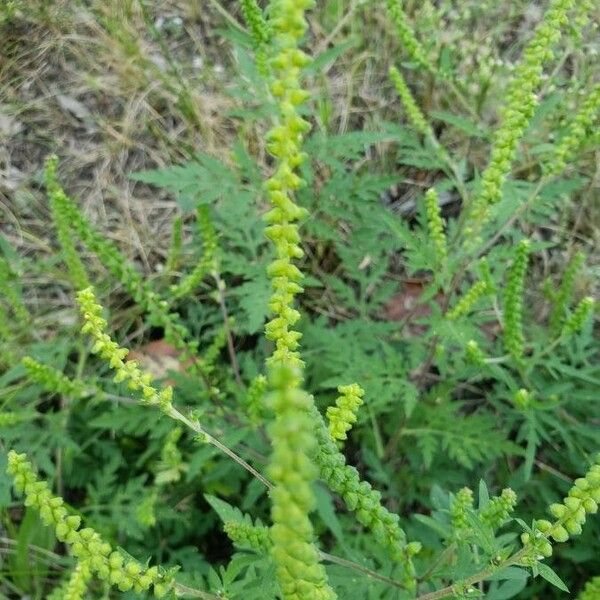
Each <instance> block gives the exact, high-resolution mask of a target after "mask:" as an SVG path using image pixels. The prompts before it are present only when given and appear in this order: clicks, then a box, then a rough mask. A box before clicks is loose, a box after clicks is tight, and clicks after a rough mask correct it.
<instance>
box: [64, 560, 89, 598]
mask: <svg viewBox="0 0 600 600" xmlns="http://www.w3.org/2000/svg"><path fill="white" fill-rule="evenodd" d="M91 578H92V571H91V569H90V567H89V565H88V563H87V562H86V561H85V560H80V561H79V562H78V563H77V565H76V566H75V569H73V573H71V577H70V578H69V581H68V582H67V585H66V586H65V591H64V593H63V596H62V600H84V599H85V593H86V590H87V585H88V582H89V580H90V579H91Z"/></svg>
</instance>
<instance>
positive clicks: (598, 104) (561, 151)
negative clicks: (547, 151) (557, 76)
mask: <svg viewBox="0 0 600 600" xmlns="http://www.w3.org/2000/svg"><path fill="white" fill-rule="evenodd" d="M599 111H600V83H599V84H596V85H595V86H594V87H593V88H592V90H591V91H590V92H589V93H588V94H586V97H585V100H584V102H583V104H582V105H581V108H580V109H579V111H578V112H577V114H576V115H575V116H574V117H573V119H572V121H571V122H570V123H569V125H568V128H567V133H566V134H565V135H564V136H563V137H562V138H561V139H560V140H559V141H558V143H557V144H556V145H555V147H554V152H553V154H552V156H551V157H550V160H549V162H548V163H547V164H546V165H545V168H544V170H545V172H546V174H547V175H550V176H557V175H559V174H560V172H561V171H563V170H564V169H565V167H566V166H567V163H568V162H569V160H571V158H572V156H573V154H574V152H575V151H576V150H577V148H578V147H579V146H581V144H582V143H583V141H584V140H585V138H586V137H587V136H588V135H589V133H590V131H591V128H592V126H593V124H594V121H595V120H596V118H597V116H598V112H599Z"/></svg>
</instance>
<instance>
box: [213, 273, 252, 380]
mask: <svg viewBox="0 0 600 600" xmlns="http://www.w3.org/2000/svg"><path fill="white" fill-rule="evenodd" d="M212 276H213V278H214V280H215V283H216V284H217V295H218V298H219V306H220V307H221V314H222V315H223V327H225V335H226V336H227V351H228V352H229V360H230V361H231V366H232V368H233V373H234V375H235V380H236V382H237V384H238V385H239V386H240V387H244V382H243V381H242V378H241V376H240V368H239V365H238V361H237V356H236V354H235V346H234V345H233V337H232V335H231V328H230V327H229V313H228V312H227V305H226V304H225V282H224V281H223V280H222V279H221V276H220V275H219V273H218V271H216V270H215V271H213V273H212Z"/></svg>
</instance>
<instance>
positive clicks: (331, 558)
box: [319, 552, 406, 588]
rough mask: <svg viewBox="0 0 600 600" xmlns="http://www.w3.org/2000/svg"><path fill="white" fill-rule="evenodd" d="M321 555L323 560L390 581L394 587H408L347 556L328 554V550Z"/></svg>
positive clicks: (386, 581) (380, 579) (320, 553)
mask: <svg viewBox="0 0 600 600" xmlns="http://www.w3.org/2000/svg"><path fill="white" fill-rule="evenodd" d="M319 555H320V556H321V560H324V561H327V562H330V563H335V564H336V565H340V566H342V567H347V568H348V569H353V570H355V571H359V572H360V573H364V574H365V575H367V576H368V577H372V578H373V579H378V580H379V581H383V582H385V583H389V584H390V585H393V586H394V587H398V588H405V587H406V586H405V585H404V584H403V583H402V582H401V581H396V580H395V579H392V578H391V577H386V576H385V575H380V574H379V573H377V572H376V571H372V570H371V569H369V568H367V567H363V566H362V565H359V564H358V563H355V562H353V561H351V560H347V559H345V558H340V557H339V556H335V555H333V554H327V552H319Z"/></svg>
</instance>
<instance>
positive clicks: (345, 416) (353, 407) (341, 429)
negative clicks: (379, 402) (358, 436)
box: [327, 383, 365, 441]
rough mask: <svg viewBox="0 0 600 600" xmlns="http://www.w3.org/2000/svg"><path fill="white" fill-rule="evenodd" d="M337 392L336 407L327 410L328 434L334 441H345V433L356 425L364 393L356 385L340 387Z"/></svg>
mask: <svg viewBox="0 0 600 600" xmlns="http://www.w3.org/2000/svg"><path fill="white" fill-rule="evenodd" d="M338 392H339V393H340V394H341V395H340V396H339V397H338V399H337V400H336V401H335V404H336V406H330V407H329V408H328V409H327V419H328V420H329V433H330V434H331V437H332V438H333V439H335V440H339V441H344V440H346V439H347V437H348V436H347V432H348V431H350V429H351V428H352V425H353V424H354V423H356V418H357V417H356V413H357V412H358V408H359V407H360V405H361V404H362V403H363V399H362V397H363V396H364V394H365V391H364V390H363V389H362V388H361V387H360V386H359V385H358V384H356V383H353V384H351V385H340V386H339V387H338Z"/></svg>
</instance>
